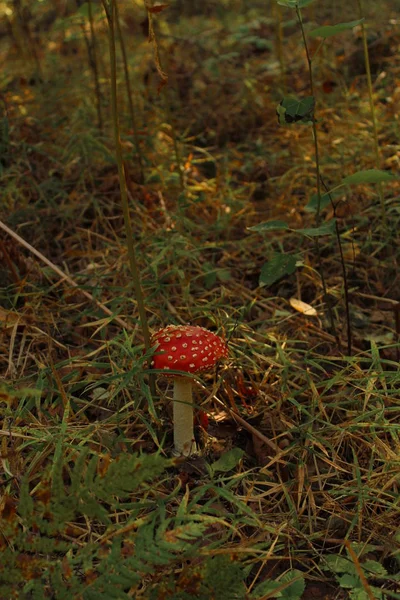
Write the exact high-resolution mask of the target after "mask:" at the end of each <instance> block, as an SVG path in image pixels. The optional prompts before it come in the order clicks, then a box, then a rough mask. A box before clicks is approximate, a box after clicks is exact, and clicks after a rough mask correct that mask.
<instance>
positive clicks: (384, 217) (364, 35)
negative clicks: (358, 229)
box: [357, 0, 387, 231]
mask: <svg viewBox="0 0 400 600" xmlns="http://www.w3.org/2000/svg"><path fill="white" fill-rule="evenodd" d="M357 5H358V12H359V15H360V19H363V18H364V11H363V8H362V4H361V0H357ZM361 35H362V42H363V50H364V60H365V72H366V74H367V84H368V98H369V106H370V110H371V119H372V131H373V135H374V151H375V160H376V166H377V168H378V169H379V168H380V166H381V154H380V150H379V139H378V125H377V121H376V113H375V104H374V96H373V89H372V78H371V65H370V62H369V51H368V41H367V33H366V31H365V27H364V21H363V22H362V23H361ZM378 192H379V199H380V203H381V212H382V223H383V229H384V231H385V230H386V225H387V215H386V207H385V199H384V197H383V188H382V183H378Z"/></svg>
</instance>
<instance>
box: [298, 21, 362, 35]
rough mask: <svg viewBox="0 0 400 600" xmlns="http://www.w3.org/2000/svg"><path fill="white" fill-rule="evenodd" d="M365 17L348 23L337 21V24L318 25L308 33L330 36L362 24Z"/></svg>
mask: <svg viewBox="0 0 400 600" xmlns="http://www.w3.org/2000/svg"><path fill="white" fill-rule="evenodd" d="M364 20H365V19H357V21H348V22H347V23H337V25H323V26H322V27H317V28H316V29H313V30H312V31H310V32H309V33H308V35H309V36H310V37H323V38H329V37H332V36H333V35H336V34H338V33H342V32H343V31H348V30H349V29H353V27H356V25H360V24H361V23H362V22H363V21H364Z"/></svg>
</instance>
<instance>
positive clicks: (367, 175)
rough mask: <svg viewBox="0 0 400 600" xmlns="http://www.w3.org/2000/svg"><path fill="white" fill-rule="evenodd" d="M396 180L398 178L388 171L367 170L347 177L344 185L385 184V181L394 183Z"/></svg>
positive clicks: (343, 182)
mask: <svg viewBox="0 0 400 600" xmlns="http://www.w3.org/2000/svg"><path fill="white" fill-rule="evenodd" d="M394 179H396V177H395V176H394V175H392V173H388V172H387V171H380V170H379V169H367V170H366V171H357V173H353V175H349V176H348V177H345V178H344V179H343V181H342V184H343V185H357V184H359V183H383V182H385V181H393V180H394Z"/></svg>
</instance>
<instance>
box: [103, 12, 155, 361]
mask: <svg viewBox="0 0 400 600" xmlns="http://www.w3.org/2000/svg"><path fill="white" fill-rule="evenodd" d="M102 1H103V6H104V10H105V12H106V16H107V21H108V42H109V50H110V65H111V108H112V118H113V124H114V138H115V152H116V159H117V165H118V177H119V187H120V192H121V204H122V211H123V214H124V222H125V232H126V243H127V248H128V256H129V265H130V270H131V276H132V281H133V286H134V290H135V296H136V302H137V305H138V312H139V319H140V324H141V327H142V332H143V339H144V345H145V348H146V351H149V350H150V348H151V342H150V332H149V327H148V324H147V316H146V308H145V303H144V298H143V292H142V285H141V281H140V273H139V268H138V264H137V260H136V253H135V246H134V242H133V231H132V223H131V218H130V214H129V204H128V193H127V188H126V179H125V170H124V163H123V159H122V147H121V139H120V128H119V119H118V104H117V61H116V51H115V20H116V10H115V1H116V0H109V1H108V2H107V0H102Z"/></svg>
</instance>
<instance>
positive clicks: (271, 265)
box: [259, 252, 297, 285]
mask: <svg viewBox="0 0 400 600" xmlns="http://www.w3.org/2000/svg"><path fill="white" fill-rule="evenodd" d="M296 262H297V258H296V256H294V255H293V254H284V253H280V252H276V253H275V254H274V255H273V256H272V258H271V260H270V261H269V262H267V263H265V265H263V266H262V269H261V273H260V279H259V284H260V285H272V284H273V283H275V281H278V279H281V278H282V277H284V276H285V275H291V274H292V273H294V271H295V270H296Z"/></svg>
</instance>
